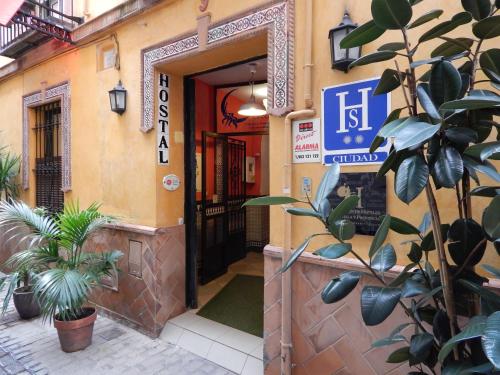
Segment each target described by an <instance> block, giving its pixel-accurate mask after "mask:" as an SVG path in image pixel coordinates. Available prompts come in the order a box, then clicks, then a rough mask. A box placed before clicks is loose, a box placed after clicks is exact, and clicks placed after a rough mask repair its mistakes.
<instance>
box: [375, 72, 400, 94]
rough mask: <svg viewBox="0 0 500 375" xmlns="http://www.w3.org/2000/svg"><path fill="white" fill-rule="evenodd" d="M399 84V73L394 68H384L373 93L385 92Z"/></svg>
mask: <svg viewBox="0 0 500 375" xmlns="http://www.w3.org/2000/svg"><path fill="white" fill-rule="evenodd" d="M399 86H401V81H400V79H399V73H398V71H397V70H394V69H386V70H384V73H382V77H381V78H380V82H379V83H378V85H377V87H376V88H375V91H374V92H373V95H380V94H386V93H388V92H391V91H393V90H395V89H397V88H398V87H399Z"/></svg>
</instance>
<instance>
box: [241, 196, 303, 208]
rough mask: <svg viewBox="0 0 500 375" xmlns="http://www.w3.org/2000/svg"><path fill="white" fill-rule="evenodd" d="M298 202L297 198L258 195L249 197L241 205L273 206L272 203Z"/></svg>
mask: <svg viewBox="0 0 500 375" xmlns="http://www.w3.org/2000/svg"><path fill="white" fill-rule="evenodd" d="M297 202H299V201H298V200H297V199H295V198H292V197H259V198H253V199H249V200H248V201H246V202H245V203H244V204H243V207H246V206H273V205H281V204H291V203H297Z"/></svg>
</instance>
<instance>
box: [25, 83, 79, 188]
mask: <svg viewBox="0 0 500 375" xmlns="http://www.w3.org/2000/svg"><path fill="white" fill-rule="evenodd" d="M54 100H60V101H61V126H62V129H61V136H62V139H61V143H62V145H61V147H62V190H63V191H64V192H67V191H70V190H71V90H70V84H69V82H63V83H60V84H58V85H56V86H52V87H48V88H46V89H45V88H44V89H43V90H41V91H37V92H34V93H32V94H28V95H25V96H23V151H22V163H21V175H22V186H23V189H24V190H27V189H29V171H30V153H29V151H30V143H29V138H30V133H31V130H30V121H29V109H30V108H33V107H37V106H39V105H42V104H45V103H49V102H52V101H54Z"/></svg>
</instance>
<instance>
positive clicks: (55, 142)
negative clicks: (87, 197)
mask: <svg viewBox="0 0 500 375" xmlns="http://www.w3.org/2000/svg"><path fill="white" fill-rule="evenodd" d="M33 130H34V132H35V140H36V141H35V142H36V145H35V146H36V159H35V178H36V205H37V207H44V208H45V209H47V211H48V212H50V213H52V214H54V213H57V212H60V211H62V210H63V207H64V192H63V191H62V157H61V102H60V101H57V102H53V103H49V104H44V105H42V106H39V107H36V108H35V127H34V128H33Z"/></svg>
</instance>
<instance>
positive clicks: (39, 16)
mask: <svg viewBox="0 0 500 375" xmlns="http://www.w3.org/2000/svg"><path fill="white" fill-rule="evenodd" d="M82 22H83V19H81V18H79V17H75V16H74V15H73V1H72V0H43V1H41V0H40V1H35V0H26V1H25V2H24V4H23V5H22V6H21V8H20V9H19V10H18V11H17V13H16V14H15V15H14V17H13V18H12V20H11V22H10V24H9V25H8V26H6V27H5V26H0V55H2V56H6V57H10V58H14V59H15V58H17V57H19V56H21V55H22V54H24V53H26V52H27V51H28V50H30V49H32V48H34V47H36V46H38V45H40V44H42V43H44V42H46V41H47V40H48V39H49V38H57V39H59V40H62V41H65V42H68V43H71V30H72V29H73V28H74V27H75V26H77V25H78V24H81V23H82Z"/></svg>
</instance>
